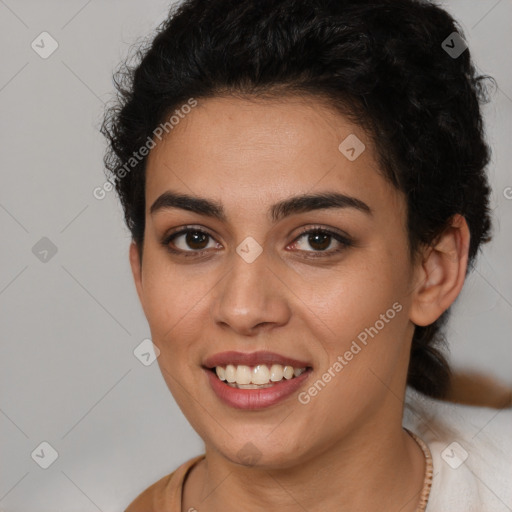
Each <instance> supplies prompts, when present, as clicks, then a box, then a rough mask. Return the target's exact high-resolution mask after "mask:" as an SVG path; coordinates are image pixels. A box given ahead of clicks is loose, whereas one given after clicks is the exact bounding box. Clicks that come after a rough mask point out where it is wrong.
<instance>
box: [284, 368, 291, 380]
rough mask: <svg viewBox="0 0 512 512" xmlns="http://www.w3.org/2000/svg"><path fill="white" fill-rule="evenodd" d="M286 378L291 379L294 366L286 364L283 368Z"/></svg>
mask: <svg viewBox="0 0 512 512" xmlns="http://www.w3.org/2000/svg"><path fill="white" fill-rule="evenodd" d="M283 375H284V378H285V379H287V380H290V379H291V378H292V377H293V366H285V367H284V368H283Z"/></svg>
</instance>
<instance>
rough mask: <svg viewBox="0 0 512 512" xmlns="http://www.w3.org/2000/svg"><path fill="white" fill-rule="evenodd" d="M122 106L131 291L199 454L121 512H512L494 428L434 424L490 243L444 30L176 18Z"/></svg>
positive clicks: (262, 14)
mask: <svg viewBox="0 0 512 512" xmlns="http://www.w3.org/2000/svg"><path fill="white" fill-rule="evenodd" d="M118 88H119V92H120V97H119V102H118V104H117V106H115V107H113V108H111V109H110V110H109V112H108V113H107V116H106V119H105V123H104V126H103V133H104V134H105V135H106V136H107V137H108V139H109V141H110V144H111V147H110V151H109V152H108V154H107V157H106V164H107V167H108V169H109V170H110V177H111V181H112V183H114V184H115V186H116V189H117V192H118V194H119V196H120V200H121V203H122V205H123V207H124V212H125V218H126V222H127V225H128V227H129V229H130V231H131V235H132V240H133V241H132V244H131V246H130V262H131V267H132V271H133V276H134V280H135V284H136V289H137V292H138V295H139V298H140V301H141V304H142V307H143V309H144V312H145V315H146V317H147V319H148V323H149V326H150V329H151V334H152V340H153V343H154V345H155V346H156V347H157V348H158V351H157V353H159V357H158V362H159V365H160V369H161V371H162V374H163V377H164V379H165V381H166V383H167V385H168V387H169V389H170V391H171V392H172V394H173V396H174V398H175V400H176V401H177V403H178V404H179V406H180V408H181V410H182V411H183V413H184V415H185V416H186V417H187V419H188V420H189V422H190V423H191V425H192V426H193V428H194V429H195V430H196V431H197V432H198V434H199V435H200V436H201V437H202V439H203V440H204V443H205V454H204V455H201V456H199V457H196V458H194V459H192V460H191V461H188V462H187V463H185V464H183V465H182V466H181V467H180V468H178V469H177V470H176V471H175V472H173V473H171V474H170V475H168V476H166V477H164V478H162V479H161V480H160V481H158V482H156V483H155V484H154V485H152V486H151V487H150V488H148V489H146V490H145V491H144V492H143V493H141V494H140V495H139V496H138V497H137V498H136V499H135V500H134V501H133V502H132V504H131V505H130V506H128V508H127V511H128V512H150V511H163V510H165V511H169V512H171V511H173V512H174V511H176V512H177V511H180V510H181V511H184V510H198V511H202V510H208V511H217V510H224V511H226V510H240V509H243V510H250V511H260V510H285V511H288V510H290V511H292V510H293V511H295V510H308V511H316V510H318V511H320V510H321V511H331V510H332V511H345V510H346V511H348V510H351V511H352V510H365V511H369V510H379V511H384V510H385V511H388V510H389V511H391V510H393V511H397V510H400V511H402V512H409V511H419V510H428V511H429V512H434V511H441V510H442V511H446V510H450V511H459V510H460V511H466V512H467V511H468V510H478V511H482V510H502V509H503V510H507V507H509V508H508V509H510V507H511V506H512V495H511V492H510V489H509V486H508V484H507V472H508V473H509V474H510V460H508V459H507V456H508V457H509V456H510V452H511V447H510V441H508V440H506V439H505V435H504V432H505V429H506V426H507V424H508V425H510V412H509V411H502V412H501V414H499V415H495V416H494V417H493V418H492V419H490V420H489V422H488V424H486V425H485V426H484V425H483V424H484V423H485V421H483V419H485V418H487V417H488V416H486V414H487V415H488V411H489V410H488V409H484V408H470V407H463V406H460V405H453V404H452V405H450V404H445V403H443V402H441V401H439V400H438V399H440V398H442V397H443V396H444V395H445V394H446V392H447V390H448V385H449V376H450V372H449V368H448V365H447V363H446V360H445V359H444V356H443V354H442V351H441V347H440V343H441V341H442V337H441V336H440V328H441V326H442V324H443V322H444V321H445V320H446V317H447V311H448V310H449V307H450V305H451V304H452V303H453V302H454V301H455V299H456V297H457V296H458V294H459V292H460V291H461V289H462V286H463V283H464V279H465V276H466V273H467V270H468V268H469V265H471V264H472V263H473V261H474V258H475V256H476V254H477V252H478V249H479V247H480V245H481V244H482V243H483V242H485V241H487V240H488V239H489V238H490V218H489V211H488V196H489V186H488V183H487V179H486V175H485V167H486V165H487V163H488V160H489V150H488V147H487V145H486V143H485V141H484V138H483V130H482V118H481V113H480V104H479V103H480V101H482V100H483V96H484V87H483V85H482V78H481V77H478V76H476V73H475V70H474V68H473V65H472V62H471V59H470V54H469V50H468V49H467V46H466V44H465V42H464V40H463V38H462V36H461V35H460V31H458V29H457V26H456V24H455V22H454V20H453V19H452V18H451V17H450V16H449V15H448V14H447V13H446V12H445V11H443V10H442V9H440V8H439V7H437V6H434V5H432V4H430V3H426V2H419V1H416V0H380V1H360V0H358V1H356V0H347V1H339V0H338V1H334V0H332V1H329V0H257V1H256V0H254V1H251V0H248V1H242V2H240V1H232V0H208V1H203V0H189V1H186V2H184V3H183V4H181V5H180V6H179V8H177V9H176V10H173V11H172V12H171V14H170V16H169V18H168V20H167V21H166V22H165V23H164V24H163V25H162V26H161V27H160V30H159V33H158V34H157V35H156V37H155V38H154V40H153V41H152V42H151V44H150V45H149V47H148V48H147V49H145V51H144V53H143V58H142V60H141V62H140V63H139V64H138V65H137V66H136V67H134V68H133V69H128V72H127V73H125V74H124V75H121V80H120V81H118ZM489 418H490V416H489ZM498 443H499V447H500V449H499V451H498V449H497V446H498ZM500 507H501V508H500Z"/></svg>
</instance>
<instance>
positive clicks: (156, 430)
mask: <svg viewBox="0 0 512 512" xmlns="http://www.w3.org/2000/svg"><path fill="white" fill-rule="evenodd" d="M442 4H443V5H445V6H446V7H447V8H448V9H449V10H450V11H451V12H452V13H453V14H455V16H456V17H457V18H458V19H459V20H460V22H461V25H462V27H463V29H464V31H465V35H466V39H467V40H468V43H469V46H470V48H471V49H472V52H473V54H474V58H475V60H476V62H477V65H478V67H479V69H480V70H481V71H482V72H484V73H488V74H490V75H492V76H494V77H495V78H496V80H497V82H498V86H499V89H498V91H497V92H496V94H495V95H494V97H493V100H492V103H491V104H490V105H488V106H487V107H486V108H485V116H486V121H487V125H488V134H489V139H490V142H491V144H492V146H493V150H494V153H493V161H492V165H491V167H490V179H491V183H492V186H493V199H492V201H493V209H494V214H495V240H494V241H493V242H492V243H491V244H490V245H488V246H486V248H485V251H484V252H483V254H482V256H481V257H480V260H479V264H478V267H477V269H476V271H475V272H474V273H473V275H472V276H471V277H470V278H469V280H468V281H467V283H466V285H465V288H464V291H463V294H462V297H461V299H460V300H459V301H458V303H457V305H456V307H455V308H454V315H453V318H452V321H451V324H450V328H449V331H448V335H449V341H450V344H451V350H452V356H451V360H452V363H453V365H454V366H455V367H457V368H464V369H477V370H480V371H482V372H485V373H487V374H490V375H494V376H497V377H499V378H500V379H502V380H503V381H504V382H505V383H507V384H508V385H512V377H511V372H510V366H511V365H510V354H511V345H512V342H511V337H510V332H511V330H512V315H511V311H512V267H511V265H510V254H512V237H511V236H510V234H511V233H512V188H507V187H512V173H511V171H510V161H511V157H512V154H511V152H512V146H511V144H510V142H511V140H510V139H511V133H512V126H511V119H512V116H511V112H512V74H511V73H512V68H511V66H510V48H511V47H512V37H511V30H510V27H511V22H512V0H499V1H498V0H472V1H468V0H457V1H455V0H450V1H448V2H443V3H442ZM168 5H169V3H168V1H160V0H153V1H151V2H147V1H141V0H137V1H136V0H129V1H127V0H123V1H121V0H117V1H114V0H111V1H100V0H91V1H88V2H87V1H85V0H72V1H69V0H68V1H66V2H64V1H60V2H57V1H48V0H46V1H35V0H33V1H29V0H0V34H1V36H0V37H1V40H2V45H1V50H0V51H1V55H2V56H1V59H2V60H1V62H2V65H1V67H0V112H1V115H0V133H1V141H2V145H1V147H2V151H1V152H0V169H1V171H0V172H1V188H0V226H1V244H2V245H1V251H0V325H1V329H2V331H1V332H2V343H1V345H0V347H1V348H0V350H1V352H0V364H1V368H0V386H1V388H0V389H1V397H0V398H1V400H0V428H1V432H2V441H1V445H0V446H1V452H0V460H1V461H2V463H1V465H0V510H4V511H9V512H11V511H12V512H14V511H22V510H23V511H25V512H36V511H37V512H39V511H50V510H52V511H57V510H66V511H69V512H72V511H85V510H88V511H91V510H100V511H104V512H106V511H113V510H123V508H124V507H125V506H126V505H127V504H128V503H129V502H130V501H131V500H132V499H133V498H134V497H135V495H136V494H138V493H139V492H140V491H141V490H142V489H144V488H145V487H146V486H147V485H149V484H151V483H153V482H154V481H156V480H157V479H158V478H160V477H162V476H163V475H165V474H167V473H169V472H170V471H172V470H173V469H175V468H176V467H177V466H178V465H179V464H181V463H182V462H184V461H185V460H187V459H188V458H190V457H191V456H193V455H196V454H198V453H201V450H202V444H201V441H200V439H199V438H198V437H197V435H196V434H195V433H194V432H193V431H192V429H191V428H190V427H189V426H188V424H187V422H186V420H185V419H184V417H183V416H182V415H181V412H180V411H179V410H178V408H177V406H176V405H175V403H174V401H173V399H172V397H171V395H170V393H169V392H168V390H167V387H166V385H165V383H164V381H163V379H162V377H161V375H160V372H159V369H158V366H157V364H156V363H155V364H153V365H151V366H144V365H143V364H142V363H141V362H140V361H139V360H138V359H137V358H136V357H135V356H134V354H133V351H134V349H135V347H137V346H138V345H139V344H140V343H141V341H142V340H143V339H145V338H148V337H149V329H148V327H147V324H146V321H145V318H144V316H143V314H142V311H141V308H140V306H139V303H138V299H137V296H136V293H135V289H134V286H133V284H132V277H131V273H130V269H129V264H128V252H127V250H128V245H129V236H128V232H127V230H126V229H125V228H124V225H123V222H122V214H121V209H120V207H119V206H118V204H117V202H116V198H115V196H114V194H113V193H112V192H111V193H109V194H107V197H106V198H105V199H103V200H101V201H100V200H97V199H95V198H94V197H93V194H92V191H93V189H94V188H95V187H97V186H101V185H102V184H103V183H104V181H105V178H104V175H103V168H102V157H103V151H104V146H105V143H104V141H103V139H102V137H101V135H100V134H99V132H98V127H99V124H100V121H101V116H102V112H103V107H104V102H106V101H108V100H109V99H110V98H111V95H112V91H113V87H112V82H111V77H112V70H113V69H114V67H115V66H117V64H118V62H119V61H120V60H121V59H122V58H123V57H124V56H125V55H126V54H127V50H128V48H129V46H130V45H132V44H133V43H134V42H136V41H137V40H140V38H141V37H143V36H145V35H147V34H148V33H149V32H151V31H152V30H153V29H154V28H155V27H156V25H157V24H158V23H159V22H160V21H161V20H162V19H163V18H164V16H165V15H166V13H167V9H168ZM43 31H47V32H49V33H50V34H51V36H52V37H53V38H54V39H55V40H56V41H57V42H58V45H59V47H58V49H57V50H56V51H55V52H54V53H53V54H52V55H51V56H50V57H48V58H47V59H43V58H41V57H40V56H39V55H38V54H37V53H36V52H35V51H34V50H33V49H32V47H31V43H32V41H33V40H35V39H36V38H37V37H38V36H39V34H40V33H41V32H43ZM447 36H448V34H447ZM38 40H39V41H40V39H36V42H37V41H38ZM48 47H49V43H48V40H46V43H45V48H46V49H48ZM440 51H442V50H441V48H440ZM507 197H508V198H507ZM43 237H47V238H48V239H49V240H51V242H52V244H54V246H55V247H56V248H57V252H56V254H54V255H53V256H52V253H51V252H49V253H48V254H47V255H46V261H41V260H40V258H43V257H44V256H45V253H44V252H41V251H43V250H45V248H46V249H48V246H47V245H45V244H48V242H45V241H43V242H39V241H40V239H41V238H43ZM38 242H39V244H42V245H39V246H36V249H34V250H33V247H34V246H35V244H37V243H38ZM34 252H35V253H36V254H34ZM36 256H38V257H36ZM43 441H46V442H48V443H50V445H51V446H52V447H53V448H54V449H55V450H56V451H57V452H58V455H59V456H58V458H57V460H56V461H55V462H54V463H53V464H52V465H51V466H50V467H49V468H48V469H46V470H45V469H42V468H41V467H40V466H39V465H38V464H36V462H35V461H34V460H33V458H32V457H31V453H32V452H34V450H36V448H38V447H39V445H40V443H41V442H43ZM43 449H44V447H43ZM40 450H41V449H40V448H39V449H38V450H36V453H39V455H40V457H39V459H37V457H35V459H36V460H39V461H41V462H42V461H43V459H44V458H45V457H46V459H47V460H48V457H49V456H50V453H49V451H48V449H46V451H45V452H44V451H43V452H41V451H40ZM42 453H44V455H42Z"/></svg>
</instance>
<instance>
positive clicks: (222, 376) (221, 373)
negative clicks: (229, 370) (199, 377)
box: [215, 366, 226, 380]
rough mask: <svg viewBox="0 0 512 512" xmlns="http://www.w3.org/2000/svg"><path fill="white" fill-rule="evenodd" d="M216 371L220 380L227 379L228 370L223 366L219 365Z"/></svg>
mask: <svg viewBox="0 0 512 512" xmlns="http://www.w3.org/2000/svg"><path fill="white" fill-rule="evenodd" d="M215 373H216V374H217V377H219V379H220V380H226V370H225V369H224V368H222V366H217V368H215Z"/></svg>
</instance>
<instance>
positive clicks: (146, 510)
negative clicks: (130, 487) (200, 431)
mask: <svg viewBox="0 0 512 512" xmlns="http://www.w3.org/2000/svg"><path fill="white" fill-rule="evenodd" d="M203 457H204V455H199V456H197V457H194V458H192V459H190V460H188V461H187V462H185V463H184V464H182V465H181V466H180V467H179V468H177V469H176V470H175V471H173V472H172V473H169V474H168V475H166V476H164V477H163V478H161V479H160V480H158V481H157V482H155V483H154V484H152V485H150V486H149V487H148V488H147V489H146V490H144V491H143V492H141V493H140V494H139V495H138V496H137V497H136V498H135V499H134V500H133V501H132V502H131V503H130V505H128V508H127V509H126V510H125V512H157V511H158V512H160V511H162V510H166V511H168V512H181V493H182V488H183V482H184V481H185V477H186V476H187V474H188V472H189V471H190V470H191V469H192V467H193V466H194V465H195V464H196V463H197V462H199V461H200V460H201V459H203Z"/></svg>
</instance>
